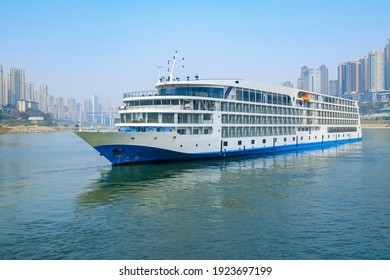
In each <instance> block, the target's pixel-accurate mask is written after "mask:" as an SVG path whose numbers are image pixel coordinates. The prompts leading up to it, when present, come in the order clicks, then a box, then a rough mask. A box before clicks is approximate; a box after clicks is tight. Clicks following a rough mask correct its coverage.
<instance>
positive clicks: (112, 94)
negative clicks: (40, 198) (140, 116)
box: [0, 0, 390, 104]
mask: <svg viewBox="0 0 390 280" xmlns="http://www.w3.org/2000/svg"><path fill="white" fill-rule="evenodd" d="M0 3H1V6H2V7H3V8H4V9H2V10H3V11H7V13H2V16H1V17H0V24H1V25H2V26H3V27H6V28H3V29H2V31H1V33H2V42H1V44H0V61H1V64H2V65H3V66H8V67H11V66H12V67H15V68H23V69H25V71H26V73H29V74H28V75H26V81H35V82H36V83H37V84H41V83H42V84H46V85H49V86H50V92H51V93H52V94H53V95H55V96H63V97H66V98H67V97H80V96H92V95H94V94H97V95H99V96H101V97H102V98H103V99H106V100H109V101H110V102H111V103H113V104H120V103H121V99H122V93H123V92H127V91H135V90H148V89H153V87H154V84H155V81H156V76H157V69H156V68H155V66H157V65H162V66H165V68H164V69H162V71H163V72H164V73H166V71H167V67H166V66H167V65H166V61H167V60H168V59H171V57H172V56H173V53H174V51H175V50H179V55H180V56H182V57H185V59H186V60H185V61H186V63H185V68H184V71H183V74H184V75H189V76H191V77H193V76H194V75H196V74H198V75H199V76H200V78H201V79H202V78H241V79H249V80H255V81H260V82H264V83H271V84H281V83H282V82H283V81H286V80H293V81H294V80H295V78H296V76H297V75H296V72H297V69H299V68H300V67H301V65H318V66H320V65H326V66H327V68H328V69H329V79H336V77H337V72H336V69H337V66H338V63H339V62H340V61H349V60H353V59H355V58H356V57H359V56H360V55H361V54H362V53H364V52H366V51H367V50H371V49H380V48H381V47H382V46H383V40H384V39H386V38H387V37H389V34H388V30H387V26H390V19H389V17H388V16H387V12H386V11H387V10H389V8H390V3H388V2H387V1H369V2H368V1H342V2H340V1H338V2H336V1H328V2H326V3H325V2H323V3H321V2H318V3H317V2H312V1H311V2H309V1H293V2H291V1H276V0H275V1H244V2H243V1H197V2H185V3H183V2H182V1H164V2H161V1H148V2H146V3H145V2H127V1H126V2H124V1H111V2H105V1H93V2H91V1H82V2H79V1H77V2H76V1H56V2H52V1H36V2H29V1H26V2H23V1H22V2H18V3H14V2H12V1H0ZM184 72H185V73H184Z"/></svg>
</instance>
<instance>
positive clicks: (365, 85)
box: [358, 56, 370, 92]
mask: <svg viewBox="0 0 390 280" xmlns="http://www.w3.org/2000/svg"><path fill="white" fill-rule="evenodd" d="M358 66H359V69H358V79H359V92H369V91H370V90H369V69H368V57H367V56H365V57H362V58H359V65H358Z"/></svg>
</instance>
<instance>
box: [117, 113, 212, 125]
mask: <svg viewBox="0 0 390 280" xmlns="http://www.w3.org/2000/svg"><path fill="white" fill-rule="evenodd" d="M120 116H121V122H122V123H180V124H181V123H184V124H187V123H188V124H212V123H213V115H212V114H191V113H188V114H183V113H151V112H149V113H125V114H121V115H120Z"/></svg>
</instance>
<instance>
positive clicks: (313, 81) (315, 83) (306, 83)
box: [302, 69, 321, 92]
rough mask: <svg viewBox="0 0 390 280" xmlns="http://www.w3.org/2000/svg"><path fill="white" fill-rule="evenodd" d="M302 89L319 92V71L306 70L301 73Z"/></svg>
mask: <svg viewBox="0 0 390 280" xmlns="http://www.w3.org/2000/svg"><path fill="white" fill-rule="evenodd" d="M302 89H303V90H308V91H313V92H320V91H321V70H320V69H308V70H306V71H305V72H304V73H303V82H302Z"/></svg>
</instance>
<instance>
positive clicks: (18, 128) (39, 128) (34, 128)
mask: <svg viewBox="0 0 390 280" xmlns="http://www.w3.org/2000/svg"><path fill="white" fill-rule="evenodd" d="M71 129H72V128H70V127H65V126H62V125H56V126H43V125H15V126H8V125H0V134H9V133H39V132H58V131H64V130H71Z"/></svg>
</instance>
